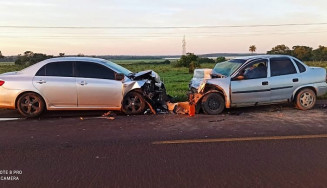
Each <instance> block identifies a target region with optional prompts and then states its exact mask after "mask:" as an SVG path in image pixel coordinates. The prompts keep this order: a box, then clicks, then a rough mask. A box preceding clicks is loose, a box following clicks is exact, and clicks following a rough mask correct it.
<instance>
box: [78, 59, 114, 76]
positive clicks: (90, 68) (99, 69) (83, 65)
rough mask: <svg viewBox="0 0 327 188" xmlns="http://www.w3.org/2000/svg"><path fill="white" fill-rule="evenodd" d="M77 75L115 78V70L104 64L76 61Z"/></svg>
mask: <svg viewBox="0 0 327 188" xmlns="http://www.w3.org/2000/svg"><path fill="white" fill-rule="evenodd" d="M76 73H77V75H76V76H77V77H81V78H97V79H110V80H113V79H114V78H115V72H114V71H113V70H111V69H109V68H107V67H105V66H103V65H100V64H97V63H92V62H82V61H79V62H76Z"/></svg>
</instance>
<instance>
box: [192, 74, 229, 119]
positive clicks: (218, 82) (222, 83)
mask: <svg viewBox="0 0 327 188" xmlns="http://www.w3.org/2000/svg"><path fill="white" fill-rule="evenodd" d="M230 81H231V79H230V77H226V76H224V75H221V74H216V73H214V72H213V71H212V69H195V71H194V76H193V78H192V80H191V82H190V84H189V93H188V98H189V102H190V104H194V105H195V106H196V111H197V113H198V112H199V110H200V109H201V101H202V99H203V97H204V96H206V95H208V94H210V93H219V94H220V95H222V96H223V98H224V101H225V108H230Z"/></svg>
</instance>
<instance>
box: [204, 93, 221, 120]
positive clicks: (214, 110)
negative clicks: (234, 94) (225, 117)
mask: <svg viewBox="0 0 327 188" xmlns="http://www.w3.org/2000/svg"><path fill="white" fill-rule="evenodd" d="M201 107H202V110H203V112H204V113H205V114H208V115H217V114H220V113H221V112H222V111H223V110H224V109H225V100H224V98H223V96H222V95H221V94H219V93H209V94H206V95H205V96H204V97H203V98H202V101H201Z"/></svg>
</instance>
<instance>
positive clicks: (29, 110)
mask: <svg viewBox="0 0 327 188" xmlns="http://www.w3.org/2000/svg"><path fill="white" fill-rule="evenodd" d="M17 110H18V112H19V113H20V114H21V115H22V116H24V117H27V118H34V117H38V116H40V115H41V114H42V113H43V112H44V111H45V102H44V100H43V98H42V97H41V96H40V95H38V94H36V93H32V92H29V93H25V94H23V95H21V96H20V97H19V98H18V100H17Z"/></svg>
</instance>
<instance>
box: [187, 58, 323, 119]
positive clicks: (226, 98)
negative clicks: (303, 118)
mask: <svg viewBox="0 0 327 188" xmlns="http://www.w3.org/2000/svg"><path fill="white" fill-rule="evenodd" d="M190 90H191V91H192V93H191V96H190V98H191V100H192V102H193V103H195V104H197V109H198V110H199V109H201V108H202V110H203V111H204V112H205V113H207V114H219V113H221V112H222V111H223V110H224V108H231V107H242V106H257V105H265V104H273V103H281V102H294V103H295V105H296V107H297V108H299V109H302V110H308V109H311V108H312V107H313V106H314V105H315V103H316V98H317V96H321V95H324V94H325V93H326V92H327V84H326V70H325V69H324V68H317V67H308V66H307V65H305V64H304V63H303V62H301V61H300V60H298V59H296V58H294V57H292V56H286V55H259V56H249V57H241V58H236V59H232V60H229V61H226V62H222V63H217V65H216V66H215V67H214V69H212V70H211V69H196V70H195V72H194V77H193V79H192V81H191V83H190Z"/></svg>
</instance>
